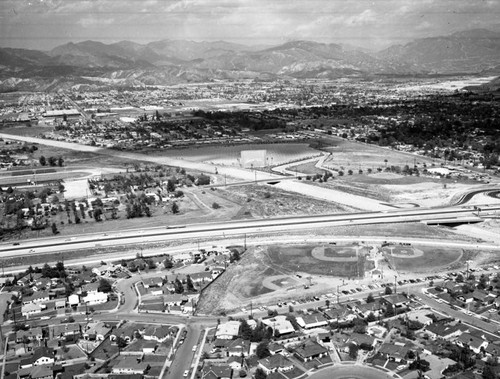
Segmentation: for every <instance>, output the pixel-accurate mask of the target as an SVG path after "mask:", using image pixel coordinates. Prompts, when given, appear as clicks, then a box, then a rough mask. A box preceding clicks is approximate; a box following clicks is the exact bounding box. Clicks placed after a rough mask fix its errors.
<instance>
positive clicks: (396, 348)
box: [378, 342, 410, 362]
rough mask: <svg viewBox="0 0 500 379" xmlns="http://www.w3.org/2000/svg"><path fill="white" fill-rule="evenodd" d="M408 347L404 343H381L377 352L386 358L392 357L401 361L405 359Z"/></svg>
mask: <svg viewBox="0 0 500 379" xmlns="http://www.w3.org/2000/svg"><path fill="white" fill-rule="evenodd" d="M409 350H410V349H409V348H408V347H406V345H405V344H404V343H400V342H395V343H383V344H382V345H381V346H380V348H379V349H378V353H379V354H381V355H382V356H384V357H385V358H387V359H393V360H394V361H396V362H401V360H403V359H405V357H406V355H407V354H408V351H409Z"/></svg>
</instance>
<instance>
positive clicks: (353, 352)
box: [349, 343, 359, 359]
mask: <svg viewBox="0 0 500 379" xmlns="http://www.w3.org/2000/svg"><path fill="white" fill-rule="evenodd" d="M358 350H359V347H358V345H356V344H354V343H351V344H350V345H349V357H350V358H351V359H356V358H357V357H358Z"/></svg>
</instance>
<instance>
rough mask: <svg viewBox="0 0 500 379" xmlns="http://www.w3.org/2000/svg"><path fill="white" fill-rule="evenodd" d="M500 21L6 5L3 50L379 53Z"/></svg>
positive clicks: (452, 10) (451, 7)
mask: <svg viewBox="0 0 500 379" xmlns="http://www.w3.org/2000/svg"><path fill="white" fill-rule="evenodd" d="M499 20H500V0H372V1H368V0H0V46H2V47H7V46H8V47H23V48H31V49H41V50H48V49H51V48H53V47H55V46H57V45H60V44H63V43H66V42H69V41H74V42H77V41H83V40H88V39H91V40H96V41H102V42H105V43H110V42H116V41H120V40H131V41H136V42H141V43H142V42H150V41H156V40H161V39H190V40H194V41H202V40H205V41H211V40H226V41H232V42H239V43H243V44H266V45H274V44H279V43H282V42H285V41H289V40H296V39H307V40H314V41H319V42H339V43H346V44H352V45H357V46H362V47H367V48H371V49H380V48H384V47H386V46H388V45H390V44H394V43H406V42H408V41H409V40H411V39H414V38H419V37H428V36H436V35H447V34H451V33H453V32H456V31H460V30H466V29H473V28H487V29H491V30H495V31H500V21H499Z"/></svg>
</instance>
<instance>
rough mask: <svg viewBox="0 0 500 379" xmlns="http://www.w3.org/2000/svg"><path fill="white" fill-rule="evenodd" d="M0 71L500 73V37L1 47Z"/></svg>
mask: <svg viewBox="0 0 500 379" xmlns="http://www.w3.org/2000/svg"><path fill="white" fill-rule="evenodd" d="M0 68H1V70H0V91H1V90H6V89H8V90H12V89H26V90H33V89H34V88H40V89H43V90H46V89H47V88H88V86H90V87H91V88H100V87H101V86H102V87H113V86H143V85H160V84H162V85H165V84H173V83H182V82H195V81H205V80H210V79H242V78H262V79H266V80H267V79H272V78H278V77H282V78H318V79H321V78H323V79H328V78H341V77H368V78H373V77H377V76H380V75H399V76H412V75H418V76H425V75H433V74H454V73H483V74H484V73H488V74H495V73H497V74H500V33H497V32H493V31H489V30H484V29H475V30H469V31H463V32H458V33H454V34H452V35H449V36H441V37H432V38H423V39H418V40H415V41H412V42H410V43H408V44H406V45H395V46H391V47H389V48H387V49H385V50H383V51H380V52H378V53H371V52H368V51H366V50H364V51H363V50H361V49H356V48H355V47H353V46H343V45H340V44H335V43H329V44H328V43H319V42H313V41H290V42H286V43H284V44H281V45H278V46H272V47H262V46H245V45H241V44H236V43H230V42H225V41H214V42H194V41H182V40H168V39H165V40H161V41H156V42H151V43H148V44H140V43H135V42H131V41H120V42H117V43H112V44H104V43H102V42H96V41H84V42H78V43H72V42H71V43H67V44H64V45H60V46H57V47H56V48H54V49H52V50H51V51H49V52H41V51H35V50H25V49H10V48H3V49H2V48H0ZM89 77H90V78H93V79H92V80H89ZM37 83H38V86H37ZM82 86H83V87H82Z"/></svg>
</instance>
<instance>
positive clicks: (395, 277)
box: [394, 275, 398, 293]
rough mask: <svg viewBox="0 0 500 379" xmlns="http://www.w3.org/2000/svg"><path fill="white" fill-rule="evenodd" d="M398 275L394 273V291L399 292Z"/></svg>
mask: <svg viewBox="0 0 500 379" xmlns="http://www.w3.org/2000/svg"><path fill="white" fill-rule="evenodd" d="M397 279H398V276H397V275H394V293H397V292H398V287H397V286H398V282H397Z"/></svg>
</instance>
